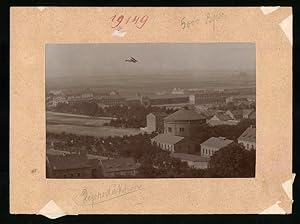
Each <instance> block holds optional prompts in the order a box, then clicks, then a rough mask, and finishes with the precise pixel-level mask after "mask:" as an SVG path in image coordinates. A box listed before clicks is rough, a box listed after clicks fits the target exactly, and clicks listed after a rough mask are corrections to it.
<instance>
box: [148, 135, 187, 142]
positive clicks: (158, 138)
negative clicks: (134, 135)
mask: <svg viewBox="0 0 300 224" xmlns="http://www.w3.org/2000/svg"><path fill="white" fill-rule="evenodd" d="M182 139H184V137H181V136H175V135H169V134H159V135H157V136H155V137H154V138H152V139H151V141H154V142H159V143H165V144H176V143H177V142H180V141H181V140H182Z"/></svg>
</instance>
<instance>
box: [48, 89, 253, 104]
mask: <svg viewBox="0 0 300 224" xmlns="http://www.w3.org/2000/svg"><path fill="white" fill-rule="evenodd" d="M245 93H252V94H248V95H245ZM46 101H47V106H48V107H55V106H57V104H59V103H73V102H96V103H98V104H100V105H103V106H111V105H132V104H140V105H144V106H150V105H153V106H167V107H168V106H170V107H174V106H175V107H176V106H179V107H180V106H184V105H203V104H204V105H205V104H208V105H211V104H226V103H229V102H232V103H235V104H241V103H245V104H248V105H251V104H252V103H253V102H255V89H254V93H253V89H252V91H246V92H245V91H243V89H238V91H225V90H224V91H221V92H220V91H212V90H210V91H195V92H194V93H193V92H191V93H190V94H164V95H152V96H141V95H140V94H138V95H137V96H135V97H127V98H126V97H124V96H121V95H120V94H119V93H118V92H117V91H111V92H110V93H107V94H103V93H101V94H96V93H94V92H91V91H89V92H82V93H64V92H62V91H56V92H49V93H48V94H47V97H46Z"/></svg>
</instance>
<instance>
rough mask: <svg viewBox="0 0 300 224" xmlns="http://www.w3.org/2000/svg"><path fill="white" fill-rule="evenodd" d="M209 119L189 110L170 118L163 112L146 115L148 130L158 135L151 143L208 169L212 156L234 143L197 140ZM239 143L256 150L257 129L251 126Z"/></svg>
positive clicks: (211, 139) (192, 165)
mask: <svg viewBox="0 0 300 224" xmlns="http://www.w3.org/2000/svg"><path fill="white" fill-rule="evenodd" d="M215 116H216V115H214V116H213V118H214V117H215ZM227 116H230V115H228V114H227ZM210 120H211V119H210ZM210 120H208V121H207V117H205V116H204V115H202V114H200V113H197V112H195V111H192V110H186V109H183V110H178V111H176V112H175V113H173V114H171V115H168V116H167V115H166V114H164V113H151V114H149V115H148V116H147V128H148V127H149V128H150V129H151V130H154V131H156V132H158V133H159V134H158V135H157V136H155V137H154V138H152V139H151V142H152V144H156V145H157V146H158V147H160V148H161V149H163V150H166V151H169V152H170V153H171V156H172V157H175V158H179V159H181V161H185V162H187V163H188V164H189V166H191V167H193V168H196V169H205V168H208V166H209V160H210V157H211V156H212V155H213V154H214V153H215V152H217V151H218V150H220V149H221V148H224V147H226V146H228V145H230V144H232V143H233V142H234V140H231V139H226V138H225V137H222V136H220V137H211V138H209V139H207V140H206V141H204V142H201V140H200V139H198V138H197V133H198V130H200V129H201V126H202V125H203V124H205V123H206V122H209V121H210ZM162 121H163V122H162ZM148 124H149V126H148ZM237 142H238V143H239V144H241V145H243V147H244V148H245V149H246V150H251V149H254V150H255V149H256V129H255V128H254V127H252V126H250V127H248V128H247V129H246V130H245V131H244V132H243V133H242V134H241V136H240V137H239V138H238V139H237Z"/></svg>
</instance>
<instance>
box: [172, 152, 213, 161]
mask: <svg viewBox="0 0 300 224" xmlns="http://www.w3.org/2000/svg"><path fill="white" fill-rule="evenodd" d="M170 156H171V157H173V158H177V159H180V160H186V161H192V162H209V160H210V158H209V157H203V156H197V155H192V154H187V153H171V154H170Z"/></svg>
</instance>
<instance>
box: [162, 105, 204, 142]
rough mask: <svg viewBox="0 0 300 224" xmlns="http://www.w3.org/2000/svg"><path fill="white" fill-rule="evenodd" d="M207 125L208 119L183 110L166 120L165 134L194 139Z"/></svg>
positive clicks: (191, 111)
mask: <svg viewBox="0 0 300 224" xmlns="http://www.w3.org/2000/svg"><path fill="white" fill-rule="evenodd" d="M205 123H206V118H205V117H204V116H203V115H201V114H198V113H197V112H195V111H193V110H188V109H182V110H178V111H176V112H175V113H173V114H171V115H169V116H167V117H165V118H164V133H165V134H170V135H175V136H182V137H193V136H195V135H196V134H197V130H198V128H199V127H201V126H202V125H203V124H205Z"/></svg>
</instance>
